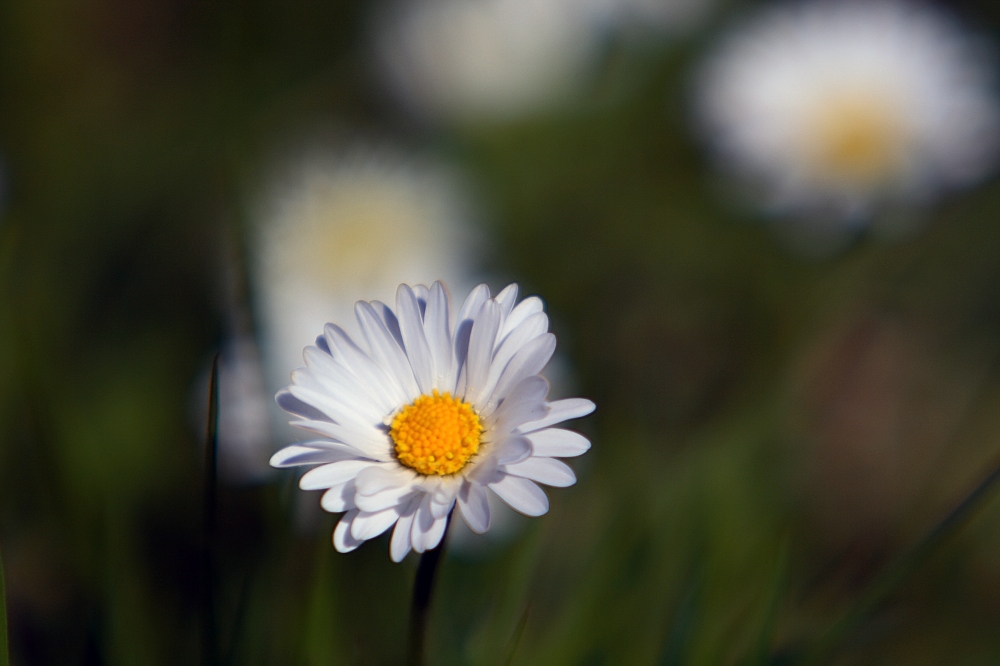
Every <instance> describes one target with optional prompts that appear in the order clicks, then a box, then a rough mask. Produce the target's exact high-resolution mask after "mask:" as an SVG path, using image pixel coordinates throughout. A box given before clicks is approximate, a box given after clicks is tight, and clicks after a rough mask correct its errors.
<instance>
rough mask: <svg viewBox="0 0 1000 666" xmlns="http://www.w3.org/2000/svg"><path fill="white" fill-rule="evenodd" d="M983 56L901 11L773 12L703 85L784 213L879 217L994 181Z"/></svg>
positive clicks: (936, 18) (725, 156) (714, 114)
mask: <svg viewBox="0 0 1000 666" xmlns="http://www.w3.org/2000/svg"><path fill="white" fill-rule="evenodd" d="M978 47H979V45H978V44H977V43H974V42H973V41H972V40H970V38H969V37H967V36H966V35H965V34H963V33H962V32H961V31H960V30H959V29H958V28H957V27H956V26H954V25H953V24H952V23H951V22H950V21H949V20H948V19H947V17H945V16H944V15H942V14H939V13H938V12H937V11H934V10H930V9H923V8H918V7H914V6H911V5H909V4H906V3H903V2H898V1H895V0H865V1H861V0H855V1H848V2H822V1H821V2H810V3H804V4H795V5H790V6H787V7H783V8H778V9H773V10H770V11H768V12H765V13H764V14H763V15H761V16H759V17H758V18H756V19H755V20H752V21H750V22H749V23H748V24H747V25H744V26H742V27H741V28H739V29H738V30H736V31H734V32H733V33H732V34H731V35H730V36H729V37H728V38H726V39H724V40H723V42H722V43H721V44H720V46H719V48H718V49H717V50H716V51H715V53H714V55H713V56H712V57H711V58H710V59H709V60H708V63H707V66H706V67H705V69H704V71H703V72H702V74H703V76H702V79H701V88H700V97H699V106H698V110H699V114H698V115H699V120H700V121H701V122H702V125H703V129H704V131H705V134H706V136H707V137H708V139H709V140H710V141H712V142H713V143H714V145H715V148H716V149H717V152H718V153H719V156H720V158H721V159H722V161H723V162H724V163H725V164H726V165H727V166H730V167H733V168H735V169H736V170H738V171H740V172H741V173H742V174H743V175H744V176H747V177H749V178H750V179H751V180H754V181H756V182H757V183H758V184H760V185H761V186H762V189H763V190H764V194H765V196H766V197H767V198H768V199H769V203H770V204H771V205H772V206H773V207H774V208H775V209H777V210H779V211H780V210H796V209H797V210H803V209H815V210H834V211H836V212H838V213H839V214H845V215H848V216H850V215H858V214H866V213H868V212H870V210H871V209H872V207H873V206H874V205H876V204H878V203H883V202H893V201H895V202H910V203H921V202H925V201H926V200H927V199H929V198H932V197H933V196H934V195H936V194H938V193H939V192H940V191H942V190H945V189H949V188H954V187H957V186H963V185H967V184H970V183H972V182H974V181H975V180H977V179H979V178H981V177H983V176H984V175H985V174H986V173H987V171H988V170H989V169H990V168H991V167H992V166H993V164H994V157H995V155H996V147H997V139H998V128H1000V121H998V107H997V101H996V98H995V96H994V94H993V92H992V91H991V89H990V86H989V83H990V79H991V78H992V72H991V71H989V67H987V64H986V62H985V61H984V59H983V58H982V53H981V52H980V50H979V48H978Z"/></svg>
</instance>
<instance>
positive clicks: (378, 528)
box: [351, 507, 399, 541]
mask: <svg viewBox="0 0 1000 666" xmlns="http://www.w3.org/2000/svg"><path fill="white" fill-rule="evenodd" d="M397 520H399V510H398V509H397V508H396V507H392V508H390V509H385V510H384V511H376V512H375V513H365V512H361V513H359V514H358V515H357V516H356V517H355V518H354V521H353V522H352V523H351V536H353V537H354V538H355V539H360V540H362V541H367V540H368V539H374V538H375V537H377V536H378V535H379V534H382V532H385V531H386V530H387V529H389V528H390V527H392V526H393V525H395V524H396V521H397Z"/></svg>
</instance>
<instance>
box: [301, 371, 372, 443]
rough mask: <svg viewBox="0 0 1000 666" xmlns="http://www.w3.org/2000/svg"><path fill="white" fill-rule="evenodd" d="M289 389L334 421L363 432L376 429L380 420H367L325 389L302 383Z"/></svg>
mask: <svg viewBox="0 0 1000 666" xmlns="http://www.w3.org/2000/svg"><path fill="white" fill-rule="evenodd" d="M288 390H289V392H291V394H292V395H293V396H295V397H296V398H298V399H300V400H302V401H304V402H307V403H309V404H310V405H313V406H315V407H316V408H317V409H319V410H320V411H322V412H323V413H324V414H326V416H327V417H328V418H329V420H331V421H333V422H334V423H339V424H341V425H343V426H350V427H352V428H354V429H356V430H357V431H358V432H362V433H364V432H366V431H369V432H371V431H375V425H376V424H377V423H378V421H373V420H368V421H366V420H365V419H363V418H362V417H361V416H360V415H359V414H358V413H357V412H354V411H352V410H351V409H350V407H348V406H347V405H344V404H343V403H342V402H340V401H338V400H337V399H336V398H335V397H332V396H331V395H330V394H329V393H328V392H327V391H326V390H325V389H321V388H307V387H305V386H302V385H301V384H292V385H291V386H289V387H288ZM348 443H349V442H348Z"/></svg>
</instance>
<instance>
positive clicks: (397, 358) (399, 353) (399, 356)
mask: <svg viewBox="0 0 1000 666" xmlns="http://www.w3.org/2000/svg"><path fill="white" fill-rule="evenodd" d="M354 313H355V315H356V316H357V319H358V325H359V326H360V327H361V331H362V332H363V333H364V336H365V339H366V340H367V341H368V346H369V347H370V348H371V355H372V358H373V359H375V361H376V362H377V363H378V364H379V365H381V366H382V368H384V369H385V371H386V374H388V375H389V377H390V378H391V379H392V380H393V381H394V383H396V384H397V385H398V386H399V388H400V389H401V390H402V392H403V394H404V395H405V396H406V401H407V402H409V401H410V400H413V399H414V398H416V397H417V396H418V395H420V390H419V388H418V387H417V381H416V379H414V377H413V370H412V369H411V368H410V363H409V361H408V360H407V358H406V354H405V353H404V352H403V349H402V348H401V347H400V346H399V344H398V343H397V342H396V338H395V336H393V334H392V333H391V332H390V331H389V329H388V328H387V327H386V324H385V322H384V321H383V319H382V317H380V316H379V314H378V313H377V311H376V310H375V307H374V306H373V305H372V304H371V303H365V302H364V301H361V302H359V303H358V304H357V305H356V306H355V308H354Z"/></svg>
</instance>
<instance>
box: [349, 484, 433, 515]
mask: <svg viewBox="0 0 1000 666" xmlns="http://www.w3.org/2000/svg"><path fill="white" fill-rule="evenodd" d="M418 492H419V491H418V490H417V489H416V488H413V487H412V486H401V487H398V488H387V489H385V490H383V491H381V492H377V493H373V494H371V495H362V494H361V493H355V495H354V504H355V505H356V506H357V507H358V508H359V509H361V510H362V511H382V510H384V509H388V508H390V507H396V508H399V507H400V506H403V505H405V504H406V503H407V502H408V501H409V500H410V499H411V498H412V497H413V496H414V495H416V494H417V493H418Z"/></svg>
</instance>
